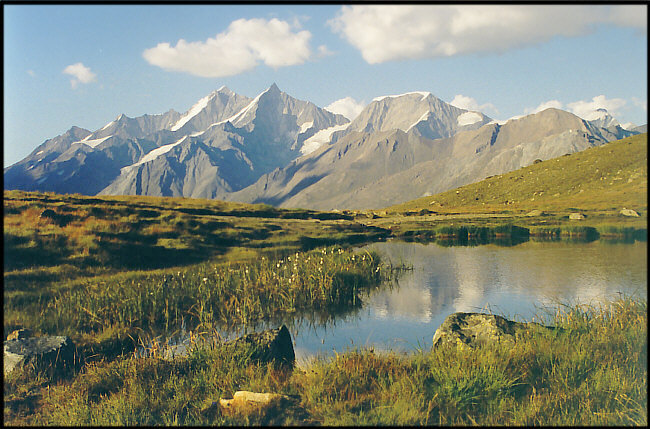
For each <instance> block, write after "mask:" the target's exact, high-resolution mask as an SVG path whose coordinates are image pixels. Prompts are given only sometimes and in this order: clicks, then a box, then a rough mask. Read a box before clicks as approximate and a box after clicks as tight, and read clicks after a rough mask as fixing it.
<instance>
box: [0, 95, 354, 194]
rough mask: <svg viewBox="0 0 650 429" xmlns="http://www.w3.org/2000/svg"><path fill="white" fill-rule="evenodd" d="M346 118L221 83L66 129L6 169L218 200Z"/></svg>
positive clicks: (41, 178)
mask: <svg viewBox="0 0 650 429" xmlns="http://www.w3.org/2000/svg"><path fill="white" fill-rule="evenodd" d="M348 122H349V121H348V120H347V119H346V118H345V117H343V116H342V115H335V114H333V113H331V112H329V111H327V110H324V109H321V108H319V107H317V106H316V105H314V104H313V103H311V102H308V101H302V100H297V99H295V98H293V97H290V96H289V95H287V94H285V93H283V92H282V91H280V89H279V88H278V87H277V86H276V85H275V84H273V85H272V86H271V87H270V88H268V89H267V90H266V91H264V92H262V93H261V94H259V95H258V96H257V97H256V98H255V99H252V100H251V99H250V98H248V97H245V96H241V95H238V94H236V93H234V92H232V91H231V90H229V89H228V88H226V87H222V88H220V89H218V90H217V91H214V92H212V93H211V94H209V95H208V96H206V97H204V98H202V99H201V100H199V101H198V102H197V103H196V104H195V105H194V106H192V107H191V108H190V109H189V110H188V111H187V112H185V113H184V114H182V115H181V114H179V113H178V112H175V111H173V110H171V111H169V112H167V113H165V114H162V115H144V116H141V117H138V118H129V117H127V116H126V115H120V116H119V117H118V118H117V119H115V120H114V121H112V122H110V123H108V124H106V125H105V126H104V127H103V128H101V129H99V130H97V131H95V132H93V133H91V132H90V131H88V130H83V129H80V128H73V129H71V130H70V131H68V132H67V133H65V134H63V135H62V136H59V137H56V138H54V139H52V140H48V141H46V142H45V143H43V144H42V145H40V146H39V147H38V148H37V149H36V150H35V151H34V152H33V153H32V154H30V155H29V156H28V157H27V158H25V159H24V160H22V161H20V162H19V163H16V164H14V165H12V166H11V167H8V168H6V169H5V174H4V178H5V188H6V189H21V190H41V191H55V192H61V193H74V192H78V193H82V194H87V195H95V194H105V195H157V196H185V197H202V198H219V197H223V196H224V195H225V194H227V193H229V192H232V191H234V190H239V189H242V188H243V187H245V186H247V185H250V184H251V183H253V182H254V181H255V180H257V179H258V178H259V177H260V176H261V175H262V174H264V173H268V172H270V171H272V170H273V169H275V168H279V167H282V166H285V165H286V164H287V163H288V162H290V161H291V160H293V159H295V158H296V157H298V156H300V155H301V152H300V149H301V148H302V146H303V143H304V142H305V141H306V140H307V139H309V138H310V137H312V136H313V135H314V134H316V133H318V132H319V131H322V130H324V129H328V128H331V127H335V126H341V125H343V124H346V123H348Z"/></svg>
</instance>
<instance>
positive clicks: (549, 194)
mask: <svg viewBox="0 0 650 429" xmlns="http://www.w3.org/2000/svg"><path fill="white" fill-rule="evenodd" d="M647 162H648V134H647V133H645V134H640V135H636V136H633V137H629V138H626V139H622V140H618V141H615V142H611V143H608V144H605V145H603V146H599V147H594V148H591V149H587V150H585V151H582V152H578V153H574V154H571V155H565V156H562V157H559V158H555V159H550V160H547V161H543V162H537V163H534V164H533V165H530V166H528V167H524V168H521V169H519V170H515V171H512V172H510V173H506V174H502V175H498V176H492V177H489V178H486V179H485V180H483V181H481V182H478V183H473V184H470V185H466V186H463V187H460V188H458V189H454V190H450V191H447V192H443V193H441V194H437V195H434V196H430V197H423V198H419V199H416V200H412V201H409V202H406V203H404V204H399V205H395V206H391V207H388V208H387V209H386V211H387V212H388V214H391V213H404V212H413V211H421V210H429V211H435V212H437V213H449V212H462V213H479V212H482V213H489V212H503V211H509V212H511V213H516V212H521V211H530V210H534V209H538V210H543V211H558V210H565V209H576V210H584V211H598V212H603V213H612V214H613V213H618V211H620V210H621V209H623V208H629V209H633V210H636V211H637V212H638V213H639V214H641V215H642V216H643V217H645V215H646V213H647V206H648V198H647V189H648V168H647Z"/></svg>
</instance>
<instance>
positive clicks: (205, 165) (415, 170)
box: [4, 84, 638, 209]
mask: <svg viewBox="0 0 650 429" xmlns="http://www.w3.org/2000/svg"><path fill="white" fill-rule="evenodd" d="M596 113H597V114H596V116H594V118H593V120H592V121H587V120H583V119H580V118H578V117H577V116H575V115H573V114H571V113H568V112H565V111H562V110H557V109H548V110H545V111H543V112H540V113H537V114H534V115H528V116H525V117H522V118H519V119H513V120H510V121H508V122H506V123H504V124H498V123H496V122H495V121H492V119H491V118H489V117H487V116H485V115H484V114H482V113H481V112H474V111H467V110H464V109H460V108H457V107H455V106H452V105H450V104H448V103H445V102H444V101H442V100H440V99H438V98H436V97H435V96H433V95H432V94H430V93H428V92H411V93H407V94H401V95H390V96H384V97H378V98H376V99H374V100H373V101H372V102H371V103H369V104H368V105H367V106H366V107H365V108H364V109H363V111H362V112H361V113H360V114H359V115H358V116H357V117H356V118H355V119H354V120H353V121H352V122H350V121H349V120H348V119H346V118H345V117H343V116H342V115H337V114H334V113H331V112H329V111H327V110H325V109H322V108H319V107H317V106H316V105H314V104H313V103H311V102H309V101H302V100H298V99H295V98H293V97H291V96H289V95H288V94H286V93H284V92H282V91H281V90H280V89H279V88H278V87H277V86H276V85H275V84H273V85H271V86H270V87H269V88H268V89H267V90H265V91H263V92H262V93H260V94H259V95H258V96H257V97H255V98H253V99H251V98H249V97H246V96H242V95H239V94H236V93H235V92H233V91H231V90H230V89H228V88H226V87H221V88H219V89H218V90H216V91H213V92H212V93H210V94H209V95H207V96H206V97H203V98H202V99H200V100H199V101H198V102H197V103H195V104H194V105H193V106H192V107H191V108H190V109H188V110H187V111H186V112H184V113H182V114H181V113H178V112H175V111H174V110H170V111H168V112H166V113H164V114H160V115H143V116H140V117H137V118H129V117H127V116H126V115H119V116H118V117H117V118H116V119H115V120H113V121H111V122H109V123H108V124H106V125H105V126H104V127H102V128H101V129H99V130H96V131H94V132H91V131H89V130H84V129H81V128H77V127H73V128H71V129H70V130H68V131H67V132H66V133H64V134H62V135H61V136H58V137H55V138H53V139H50V140H47V141H45V142H44V143H43V144H41V145H40V146H38V147H37V148H36V149H35V150H34V151H33V152H32V153H31V154H30V155H29V156H27V157H26V158H25V159H24V160H22V161H20V162H18V163H16V164H14V165H12V166H10V167H8V168H5V170H4V180H5V189H20V190H27V191H32V190H37V191H54V192H58V193H81V194H86V195H97V194H100V195H153V196H183V197H192V198H217V199H224V200H231V201H241V202H253V203H260V202H264V203H269V204H273V205H276V206H283V207H304V208H318V209H343V208H354V209H356V208H379V207H383V206H387V205H391V204H396V203H400V202H403V201H407V200H409V199H413V198H417V197H420V196H422V195H431V194H433V193H437V192H442V191H445V190H448V189H451V188H454V187H457V186H461V185H464V184H468V183H472V182H475V181H477V180H481V179H483V178H485V177H486V176H489V175H494V174H501V173H504V172H507V171H511V170H514V169H517V168H520V167H522V166H525V165H529V164H530V163H532V162H533V161H535V160H536V159H542V160H544V159H549V158H552V157H555V156H560V155H563V154H565V153H573V152H578V151H581V150H584V149H586V148H588V147H592V146H597V145H601V144H603V143H606V142H608V141H611V140H615V139H618V138H621V137H625V136H627V135H631V134H635V133H638V131H628V130H625V129H623V128H622V127H621V126H620V125H619V124H618V122H617V121H616V120H615V119H614V118H612V117H611V116H610V115H609V114H608V113H607V112H606V111H602V112H596Z"/></svg>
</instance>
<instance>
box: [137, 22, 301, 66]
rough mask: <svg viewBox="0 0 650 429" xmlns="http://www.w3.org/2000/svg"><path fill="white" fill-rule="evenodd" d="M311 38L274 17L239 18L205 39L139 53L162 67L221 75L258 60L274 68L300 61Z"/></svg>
mask: <svg viewBox="0 0 650 429" xmlns="http://www.w3.org/2000/svg"><path fill="white" fill-rule="evenodd" d="M295 25H297V24H296V23H294V28H295ZM310 38H311V33H310V32H309V31H298V32H293V31H292V25H290V24H289V23H287V22H286V21H280V20H278V19H276V18H273V19H271V20H269V21H267V20H265V19H238V20H236V21H233V22H231V23H230V25H229V26H228V29H227V30H226V31H224V32H222V33H219V34H217V35H216V36H215V37H214V38H208V39H207V40H206V41H204V42H186V41H185V40H183V39H180V40H179V41H178V42H177V43H176V46H171V45H170V44H169V43H159V44H158V45H157V46H155V47H153V48H150V49H146V50H145V51H144V52H143V53H142V56H143V57H144V58H145V60H147V61H148V62H149V63H150V64H153V65H155V66H159V67H161V68H163V69H165V70H172V71H181V72H186V73H190V74H193V75H196V76H202V77H224V76H232V75H236V74H239V73H242V72H245V71H248V70H251V69H253V68H255V67H256V66H257V65H258V64H259V63H260V62H261V63H264V64H266V65H267V66H269V67H273V68H277V67H283V66H290V65H296V64H302V63H304V62H305V61H307V60H308V59H309V58H310V56H311V51H310V48H309V39H310Z"/></svg>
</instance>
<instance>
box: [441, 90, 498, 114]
mask: <svg viewBox="0 0 650 429" xmlns="http://www.w3.org/2000/svg"><path fill="white" fill-rule="evenodd" d="M449 104H451V105H452V106H456V107H458V108H460V109H465V110H475V111H479V112H485V111H488V110H489V111H491V112H492V113H497V114H498V113H499V111H498V110H497V108H496V106H495V105H494V104H492V103H485V104H478V101H476V99H474V98H472V97H468V96H466V95H463V94H457V95H456V96H455V97H454V99H453V100H451V101H450V102H449Z"/></svg>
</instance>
